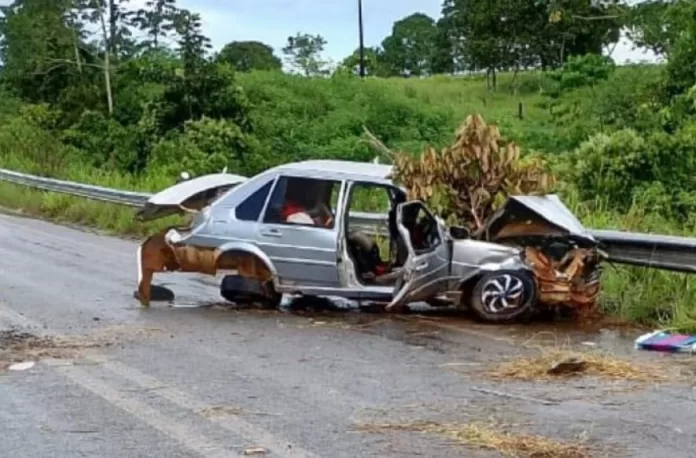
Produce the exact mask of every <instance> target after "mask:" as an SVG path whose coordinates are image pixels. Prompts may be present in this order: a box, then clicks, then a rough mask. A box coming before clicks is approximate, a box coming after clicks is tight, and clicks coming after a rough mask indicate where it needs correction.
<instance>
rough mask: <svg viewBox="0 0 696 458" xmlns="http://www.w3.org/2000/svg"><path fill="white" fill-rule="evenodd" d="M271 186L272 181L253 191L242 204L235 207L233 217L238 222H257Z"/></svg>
mask: <svg viewBox="0 0 696 458" xmlns="http://www.w3.org/2000/svg"><path fill="white" fill-rule="evenodd" d="M271 186H273V180H271V181H269V182H268V183H266V184H265V185H263V186H261V187H260V188H259V189H257V190H256V191H254V193H253V194H252V195H250V196H249V197H247V198H246V200H245V201H244V202H242V203H241V204H239V205H237V208H236V209H235V210H234V216H235V217H236V218H237V219H238V220H240V221H258V220H259V216H261V210H263V204H265V203H266V198H267V197H268V193H269V192H271Z"/></svg>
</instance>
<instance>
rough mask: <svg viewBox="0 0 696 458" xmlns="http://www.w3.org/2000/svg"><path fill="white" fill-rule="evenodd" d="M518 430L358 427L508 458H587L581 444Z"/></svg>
mask: <svg viewBox="0 0 696 458" xmlns="http://www.w3.org/2000/svg"><path fill="white" fill-rule="evenodd" d="M518 428H519V427H518V426H514V427H513V426H507V425H502V424H498V423H466V424H457V423H438V422H430V421H423V422H411V423H401V424H400V423H381V424H365V425H359V426H358V427H357V428H356V429H357V430H358V431H360V432H365V433H383V432H389V431H411V432H421V433H427V434H435V435H438V436H440V437H445V438H447V439H450V440H453V441H455V442H457V443H459V444H462V445H466V446H470V447H476V448H481V449H487V450H495V451H497V452H499V453H501V454H503V455H505V456H516V457H519V456H524V457H529V458H532V457H533V458H588V457H590V456H592V455H591V453H590V450H589V448H588V447H586V446H585V445H584V444H583V443H581V442H576V443H563V442H558V441H555V440H552V439H549V438H546V437H543V436H537V435H532V434H519V433H513V432H512V430H513V429H514V430H518Z"/></svg>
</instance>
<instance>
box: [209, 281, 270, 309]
mask: <svg viewBox="0 0 696 458" xmlns="http://www.w3.org/2000/svg"><path fill="white" fill-rule="evenodd" d="M270 289H271V290H270V291H269V287H268V286H266V285H264V284H263V283H262V282H261V281H258V280H252V279H249V278H244V277H242V276H239V275H226V276H225V277H224V278H223V279H222V283H221V284H220V295H221V296H222V297H223V298H225V299H226V300H228V301H230V302H234V303H235V304H239V305H250V304H259V305H261V306H262V307H263V308H277V307H278V306H279V305H280V302H281V300H282V297H283V296H282V294H279V293H277V292H276V291H275V289H274V288H273V286H272V285H270Z"/></svg>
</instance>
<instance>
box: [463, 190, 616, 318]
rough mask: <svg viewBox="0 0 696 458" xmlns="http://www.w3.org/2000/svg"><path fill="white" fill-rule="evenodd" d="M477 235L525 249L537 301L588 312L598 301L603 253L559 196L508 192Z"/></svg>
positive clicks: (543, 306) (479, 237)
mask: <svg viewBox="0 0 696 458" xmlns="http://www.w3.org/2000/svg"><path fill="white" fill-rule="evenodd" d="M476 238H477V239H480V240H487V241H491V242H495V243H500V244H504V245H508V246H513V247H517V248H519V249H522V250H523V251H524V259H525V263H526V264H527V265H528V266H529V267H530V268H531V269H532V271H533V272H534V279H535V281H536V283H537V286H538V289H539V299H538V302H539V306H540V307H542V308H558V307H562V308H570V309H573V310H576V311H579V312H587V311H589V310H591V309H592V308H594V306H595V305H596V302H597V300H598V298H599V292H600V277H601V261H602V260H603V259H604V254H603V252H602V251H601V250H600V249H599V243H598V241H597V240H596V239H595V238H594V237H593V236H592V234H591V233H590V232H589V231H588V230H587V229H585V227H584V226H583V225H582V223H581V222H580V221H579V220H578V219H577V218H576V217H575V215H573V213H572V212H571V211H570V210H569V209H568V208H567V207H566V206H565V205H564V204H563V202H562V201H561V200H560V199H559V198H558V196H556V195H546V196H513V197H510V198H509V199H508V200H507V201H506V202H505V204H504V205H503V206H502V207H500V208H499V209H498V210H497V211H496V212H495V214H494V215H493V216H492V217H491V218H490V219H489V220H488V222H487V224H486V225H485V226H484V228H483V230H482V231H480V232H479V233H478V234H476Z"/></svg>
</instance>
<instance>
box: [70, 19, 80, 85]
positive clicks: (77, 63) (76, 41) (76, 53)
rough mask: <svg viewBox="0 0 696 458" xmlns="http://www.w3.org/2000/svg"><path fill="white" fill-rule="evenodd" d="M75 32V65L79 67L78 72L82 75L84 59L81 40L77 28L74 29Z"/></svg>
mask: <svg viewBox="0 0 696 458" xmlns="http://www.w3.org/2000/svg"><path fill="white" fill-rule="evenodd" d="M72 32H73V51H74V52H75V64H76V65H77V71H78V72H80V74H82V59H81V58H80V46H79V40H78V38H77V31H76V30H75V27H74V26H73V28H72Z"/></svg>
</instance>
